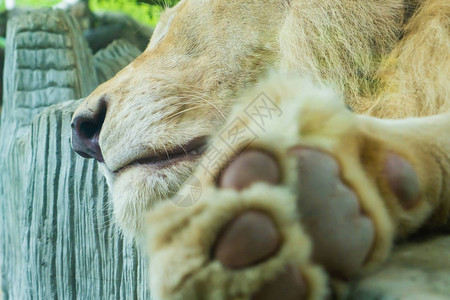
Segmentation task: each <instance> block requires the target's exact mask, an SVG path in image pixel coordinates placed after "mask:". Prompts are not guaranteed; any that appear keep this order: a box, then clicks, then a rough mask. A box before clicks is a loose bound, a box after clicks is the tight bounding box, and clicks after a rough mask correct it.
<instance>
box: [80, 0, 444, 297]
mask: <svg viewBox="0 0 450 300" xmlns="http://www.w3.org/2000/svg"><path fill="white" fill-rule="evenodd" d="M449 28H450V2H449V1H448V0H408V1H407V0H405V1H401V0H355V1H352V0H290V1H288V0H239V1H225V0H214V1H212V0H184V1H181V2H180V3H179V4H178V5H177V6H175V7H174V8H172V9H169V10H168V11H167V12H166V13H165V14H164V15H163V16H162V18H161V22H160V23H159V25H158V27H157V29H156V30H155V34H154V36H153V37H152V40H151V42H150V45H149V46H148V48H147V50H146V51H145V52H144V53H143V54H142V55H141V56H140V57H139V58H137V59H136V60H135V61H134V62H133V63H131V64H130V65H129V66H128V67H126V68H125V69H124V70H122V71H121V72H120V73H118V74H117V75H116V76H115V77H114V78H113V79H111V80H110V81H108V82H106V83H104V84H103V85H101V86H100V87H99V88H98V89H97V90H96V91H94V93H92V95H90V96H89V97H88V98H87V99H86V100H85V101H84V103H83V104H82V105H81V106H80V108H79V109H78V110H77V111H76V112H75V116H74V117H76V116H80V115H84V116H87V117H89V116H92V114H93V111H95V108H96V107H97V105H98V103H99V100H100V99H103V100H105V101H106V103H107V107H108V110H107V114H106V118H105V122H104V124H103V128H102V130H101V133H100V139H99V141H100V146H101V149H102V152H103V156H104V158H105V163H104V164H101V168H102V171H103V173H104V174H105V176H106V178H107V181H108V184H109V185H110V187H111V188H112V192H113V205H114V213H115V216H116V219H117V221H118V223H119V224H120V225H121V227H122V229H123V231H124V232H125V233H126V234H129V235H136V236H141V235H142V232H143V229H144V228H143V224H144V221H145V213H146V212H147V211H151V212H150V214H149V216H148V217H147V221H148V224H147V225H148V226H147V229H148V231H149V234H148V236H147V240H146V241H147V243H148V244H147V245H148V250H149V252H150V254H151V261H150V269H151V286H152V293H153V294H154V296H156V298H158V299H200V298H201V299H248V298H249V297H251V295H252V294H253V293H254V292H255V291H257V290H258V289H259V288H260V287H261V286H262V285H263V284H264V283H265V282H267V280H270V279H271V278H274V277H276V276H277V274H278V273H279V272H280V270H282V269H283V267H284V266H286V265H294V266H295V267H297V268H298V269H299V270H300V273H301V274H302V275H303V277H304V278H305V280H306V281H307V285H308V288H309V295H308V298H309V299H322V298H323V296H324V295H325V294H326V293H327V292H328V289H327V283H326V281H327V279H330V278H327V276H328V275H327V274H326V271H325V270H324V269H323V268H322V267H321V266H318V265H316V264H314V263H313V262H312V261H311V259H310V252H311V240H310V238H309V237H308V235H307V234H305V233H304V232H303V229H302V223H301V217H302V216H301V212H299V213H298V214H297V213H295V212H294V211H295V208H294V206H295V204H294V202H295V200H294V199H295V197H293V195H292V194H291V191H290V189H289V186H292V184H293V182H295V180H294V179H295V178H296V176H298V174H297V171H296V168H295V165H296V164H295V160H294V159H293V158H290V157H289V155H287V154H286V153H287V149H289V148H290V147H292V146H295V145H304V146H308V147H312V148H316V149H320V150H321V151H324V152H326V153H328V154H329V155H331V156H333V157H334V158H335V159H336V161H337V162H338V163H339V165H340V167H341V176H342V179H343V180H344V181H345V183H346V184H347V185H348V186H349V187H350V188H351V189H352V190H353V191H354V192H355V194H356V195H357V196H358V198H359V205H360V207H361V211H363V212H364V213H365V215H367V216H368V217H370V219H371V220H372V222H373V225H374V228H375V240H374V243H373V245H372V249H371V252H370V254H369V255H368V257H367V258H366V261H365V263H364V265H363V266H362V269H361V270H360V271H361V274H363V273H364V272H367V271H369V270H372V269H373V267H375V266H378V265H379V264H380V263H382V262H383V261H384V260H385V259H386V258H387V257H388V255H389V253H390V250H391V247H392V245H393V242H394V240H395V239H396V238H404V237H406V236H408V235H409V234H410V233H412V232H415V231H417V229H419V228H421V227H422V226H437V227H442V226H446V225H448V219H449V215H450V136H449V134H450V99H449V91H450V68H449V67H448V66H449V65H450V32H449V31H450V29H449ZM270 70H275V71H274V72H272V73H273V74H274V75H271V76H267V74H268V73H270V72H271V71H270ZM266 77H269V79H268V80H263V79H264V78H266ZM305 77H308V78H309V79H305ZM330 87H331V89H330ZM261 91H263V92H264V93H265V94H266V95H267V96H268V97H269V98H270V99H271V100H272V101H274V103H276V104H277V105H278V107H279V108H280V110H281V111H282V112H283V114H282V117H280V118H275V119H274V120H272V121H271V122H269V123H268V124H266V126H265V127H264V128H260V127H258V126H257V124H256V122H255V121H253V120H251V118H250V117H249V115H248V114H246V113H245V112H246V108H247V107H248V105H250V104H251V103H252V101H254V100H255V99H256V98H258V96H259V95H260V92H261ZM342 99H344V100H342ZM344 101H345V103H346V104H347V105H348V106H350V107H351V108H353V110H354V111H355V112H356V113H358V114H353V113H351V112H349V111H348V110H346V108H345V106H344V105H343V102H344ZM377 117H380V118H377ZM237 118H239V120H240V122H241V123H240V124H239V126H238V127H239V128H244V127H249V128H253V132H254V133H256V134H257V136H258V138H257V139H255V140H254V141H253V143H252V144H251V147H255V148H260V149H264V150H266V151H268V152H270V153H272V154H273V155H274V156H275V157H276V158H277V160H278V161H279V162H280V165H281V167H282V169H283V175H284V177H283V182H282V184H281V185H280V186H278V187H273V186H269V185H265V184H258V185H254V186H253V187H252V188H250V189H248V190H246V191H243V192H241V193H237V192H232V191H224V190H219V189H217V188H215V178H214V176H215V175H217V173H218V172H219V171H220V167H223V166H224V165H225V164H226V163H227V162H229V161H230V159H232V157H233V155H234V151H240V150H242V148H240V147H241V146H239V147H237V149H231V148H229V147H228V148H227V147H226V145H225V144H224V141H223V140H222V139H221V136H220V135H221V132H222V130H225V129H226V128H227V127H224V129H220V128H221V126H222V125H224V124H225V126H229V124H232V123H233V122H234V121H235V120H237ZM392 119H400V120H392ZM227 120H228V121H227ZM199 136H210V137H212V144H211V146H210V148H209V149H210V150H211V149H213V147H219V148H222V149H223V152H224V154H226V155H227V158H226V159H225V160H224V161H222V162H221V164H219V165H218V166H217V167H218V169H217V170H214V171H213V170H211V169H209V170H208V171H211V174H207V173H208V172H206V173H205V169H204V168H201V167H199V168H197V170H196V171H195V173H194V175H195V177H196V178H198V179H199V181H200V185H201V187H202V188H203V193H202V195H201V199H200V200H199V202H198V203H197V204H196V205H193V206H190V207H188V208H179V207H176V206H175V205H173V203H172V202H170V201H165V202H163V203H160V204H159V205H158V206H156V207H155V209H153V210H152V209H151V208H152V207H154V206H155V205H156V203H158V202H160V200H163V199H168V198H170V196H172V195H174V194H175V193H176V191H177V190H179V189H180V187H181V191H180V193H181V194H182V193H183V192H189V188H190V187H189V185H185V186H184V187H183V186H182V184H183V182H184V181H185V180H186V179H187V178H188V177H189V175H190V174H192V173H193V172H194V169H195V167H196V166H197V165H198V164H200V165H202V163H203V162H205V160H206V157H207V155H208V152H207V153H206V154H205V155H204V158H203V161H200V162H199V161H185V162H183V163H179V164H176V165H174V166H171V167H169V168H163V169H158V168H152V167H149V166H146V165H143V164H135V165H131V166H127V165H128V164H129V163H130V162H132V161H134V160H136V159H138V158H144V157H148V156H149V155H152V154H155V153H161V151H164V150H168V149H169V150H170V149H171V148H173V147H175V146H177V145H180V144H185V143H186V142H188V141H190V140H192V139H193V138H196V137H199ZM391 153H394V154H396V155H399V156H401V157H403V158H405V159H406V160H407V161H408V162H409V163H410V164H411V165H412V167H413V169H414V170H415V172H416V173H417V177H418V180H419V182H420V187H419V188H420V195H419V197H418V202H417V203H416V205H414V206H413V207H412V208H409V209H406V208H405V207H403V206H402V205H401V203H400V199H397V197H396V195H395V194H394V193H393V192H392V190H391V189H390V187H389V185H388V183H387V180H386V176H385V174H384V169H383V164H384V162H385V159H386V157H387V155H389V154H391ZM124 166H127V167H126V168H123V167H124ZM175 199H176V198H175ZM172 200H173V199H172ZM247 208H258V209H261V210H264V211H265V212H267V214H269V215H270V216H271V217H272V218H273V220H274V222H275V223H276V225H277V227H278V228H279V230H280V232H281V234H282V236H283V238H284V240H283V246H282V250H281V251H280V252H279V253H278V254H277V255H275V256H274V257H273V258H271V259H269V260H267V261H266V262H264V263H261V264H259V265H257V266H256V267H254V268H248V269H244V270H242V271H240V272H230V271H228V270H225V269H224V268H223V267H222V266H221V265H220V264H219V263H218V262H217V261H214V260H210V259H209V251H210V247H211V244H212V243H214V240H215V238H216V237H217V234H218V231H219V230H220V228H221V227H222V226H223V224H225V223H226V222H227V221H228V220H230V219H232V218H233V217H234V216H235V215H236V213H238V212H239V211H242V210H245V209H247ZM212 279H214V280H212ZM331 283H332V284H333V285H334V286H335V287H336V288H337V290H336V291H337V292H338V293H339V294H340V296H344V295H345V293H346V291H347V290H346V285H345V284H343V282H341V281H340V280H337V279H336V278H334V279H331ZM230 286H231V287H233V288H230Z"/></svg>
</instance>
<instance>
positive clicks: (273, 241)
mask: <svg viewBox="0 0 450 300" xmlns="http://www.w3.org/2000/svg"><path fill="white" fill-rule="evenodd" d="M280 245H281V237H280V234H279V232H278V230H277V228H276V227H275V224H274V223H273V221H272V220H271V218H270V217H269V216H267V215H266V214H264V213H262V212H259V211H246V212H244V213H242V214H241V215H238V216H237V217H235V218H234V219H233V220H232V221H231V222H229V223H228V224H227V225H225V227H224V228H223V229H222V232H221V233H220V234H219V237H218V239H217V242H216V245H215V247H214V250H213V257H214V258H216V259H217V260H219V261H220V262H221V263H222V265H224V266H225V267H227V268H230V269H240V268H245V267H249V266H252V265H255V264H257V263H259V262H262V261H264V260H265V259H268V258H270V257H271V256H273V255H274V254H275V253H276V252H277V250H278V248H279V247H280Z"/></svg>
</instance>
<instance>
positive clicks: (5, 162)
mask: <svg viewBox="0 0 450 300" xmlns="http://www.w3.org/2000/svg"><path fill="white" fill-rule="evenodd" d="M36 36H37V37H36ZM138 54H139V53H138V52H137V51H136V48H133V46H130V45H129V44H128V43H126V42H122V43H121V42H119V43H115V44H114V45H112V46H111V47H110V48H108V49H106V50H104V51H103V53H101V54H99V55H98V56H97V57H96V59H95V64H94V58H93V57H92V54H91V53H90V51H89V49H88V47H87V45H86V42H85V41H84V40H83V38H82V34H81V31H80V29H79V28H78V26H77V24H76V22H75V21H74V19H73V18H72V17H69V16H68V15H67V14H65V13H64V12H62V11H51V10H44V11H40V12H33V13H29V14H26V15H22V16H20V18H15V19H13V20H11V22H10V23H9V24H8V40H7V49H6V57H7V59H6V62H7V66H6V68H7V70H10V73H9V74H6V79H5V87H6V89H5V97H4V106H3V111H2V118H1V120H2V122H1V124H2V126H1V128H0V138H1V143H0V150H1V153H2V156H1V157H0V166H1V169H0V216H1V217H0V267H1V271H2V276H1V277H2V290H3V291H4V294H5V295H4V297H5V299H145V298H149V293H148V291H147V289H146V288H145V272H144V269H143V259H142V258H141V257H140V255H139V253H138V252H137V250H136V247H135V246H134V245H133V244H132V243H131V242H130V241H124V240H123V239H122V237H121V236H120V234H118V230H117V228H116V227H115V226H114V224H113V222H112V220H111V210H110V207H109V205H108V203H109V200H108V194H107V187H106V184H105V181H104V179H103V177H102V176H101V175H100V174H99V172H98V166H97V164H96V163H95V162H94V161H87V160H84V159H81V158H80V157H78V156H76V155H75V153H74V152H73V151H72V150H71V147H70V119H71V115H72V113H73V111H74V109H75V107H76V106H77V105H78V103H79V101H69V102H64V103H62V104H58V105H56V106H51V107H50V108H48V109H46V108H47V107H48V106H49V105H52V104H55V103H60V102H62V101H65V100H69V99H76V98H81V97H83V96H86V95H87V94H88V93H89V92H90V91H92V90H93V89H94V88H95V86H96V85H97V84H98V82H99V81H98V79H97V76H96V72H97V71H98V72H99V73H100V72H101V80H102V81H103V80H107V79H108V78H109V77H111V76H112V75H114V72H115V71H117V70H119V69H121V68H123V67H124V66H125V65H126V64H128V63H129V62H130V61H131V60H132V59H134V58H135V56H137V55H138ZM94 65H95V69H94ZM36 115H38V117H37V118H36V119H35V120H34V121H33V122H32V119H33V117H34V116H36Z"/></svg>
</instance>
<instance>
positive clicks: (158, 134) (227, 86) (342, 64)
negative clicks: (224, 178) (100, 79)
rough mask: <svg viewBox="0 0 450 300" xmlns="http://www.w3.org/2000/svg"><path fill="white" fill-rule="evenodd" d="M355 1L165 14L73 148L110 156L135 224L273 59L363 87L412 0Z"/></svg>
mask: <svg viewBox="0 0 450 300" xmlns="http://www.w3.org/2000/svg"><path fill="white" fill-rule="evenodd" d="M343 2H347V1H341V0H339V1H338V0H333V1H323V0H322V1H321V0H309V1H301V0H296V1H294V0H291V1H289V0H237V1H226V0H184V1H181V2H180V3H179V4H178V5H176V6H175V7H173V8H171V9H169V10H167V11H166V12H165V13H164V14H163V15H162V16H161V21H160V23H159V24H158V26H157V28H156V30H155V32H154V34H153V37H152V39H151V41H150V44H149V46H148V47H147V49H146V50H145V52H144V53H143V54H142V55H141V56H139V57H138V58H137V59H136V60H135V61H134V62H132V63H131V64H130V65H129V66H127V67H126V68H125V69H123V70H122V71H121V72H119V73H118V74H117V75H116V76H115V77H114V78H112V79H111V80H109V81H108V82H106V83H104V84H102V85H101V86H99V87H98V88H97V89H96V90H95V91H94V92H93V93H92V94H91V95H90V96H89V97H88V98H86V99H85V100H84V102H83V103H82V104H81V105H80V107H79V108H78V109H77V111H76V112H75V113H74V117H73V128H74V131H73V132H74V135H73V147H74V149H75V150H76V151H77V152H78V153H79V154H81V155H83V156H85V157H94V158H96V159H97V160H99V161H100V162H101V164H100V165H101V170H102V172H103V174H104V175H105V177H106V178H107V181H108V184H109V186H110V188H111V190H112V195H113V206H114V213H115V216H116V219H117V221H118V222H119V224H120V225H121V227H122V229H123V230H124V231H125V232H126V233H131V234H135V233H137V232H139V231H140V224H141V220H142V217H143V213H144V212H145V211H146V210H148V209H149V208H150V207H151V206H152V204H153V203H154V202H155V201H158V200H160V199H164V198H167V197H168V196H170V195H172V194H173V193H174V192H175V191H176V190H177V189H178V188H179V186H180V185H181V184H182V183H183V182H184V180H186V179H187V177H188V176H189V175H190V174H191V172H192V171H193V168H194V167H195V166H196V162H197V161H198V159H199V157H200V156H201V153H202V152H203V150H204V148H205V145H206V143H207V140H208V137H210V136H211V135H213V134H214V133H215V132H216V131H217V130H218V127H219V126H220V125H221V124H222V123H223V122H224V121H225V118H226V116H227V113H228V111H229V109H230V107H231V105H232V103H233V99H236V95H237V94H238V93H239V91H240V90H242V89H245V88H247V87H249V86H250V85H253V84H254V83H255V82H257V81H258V79H259V78H261V76H263V75H264V74H265V73H266V71H267V70H268V69H270V68H273V69H280V68H281V69H286V70H290V71H292V70H295V71H298V72H305V73H308V75H310V76H312V77H313V78H315V79H317V80H328V81H329V82H331V83H332V84H334V85H335V86H336V87H337V88H338V89H341V90H344V89H347V91H348V94H351V95H354V94H356V93H358V92H359V91H360V90H361V80H360V78H364V76H368V75H369V73H370V72H372V71H373V66H372V63H371V61H372V60H373V59H372V58H373V57H374V56H376V55H380V54H382V53H383V52H385V51H387V50H388V48H389V47H390V46H391V43H390V41H391V40H393V39H395V34H396V32H397V31H396V30H397V27H396V26H397V25H396V22H397V21H398V20H395V17H396V15H398V14H399V13H400V10H399V8H400V4H399V3H400V2H402V1H397V0H384V1H368V2H366V1H362V0H361V1H356V2H357V5H356V4H352V3H354V2H355V1H348V2H349V3H348V5H347V6H345V7H344V6H343V4H342V3H343ZM332 8H333V9H334V10H335V11H334V12H333V14H329V13H327V9H330V10H331V9H332ZM336 12H338V13H336ZM339 12H340V13H341V14H339ZM362 12H364V13H362ZM369 21H370V22H369ZM323 34H326V36H322V35H323ZM356 75H357V76H356ZM355 91H357V92H355Z"/></svg>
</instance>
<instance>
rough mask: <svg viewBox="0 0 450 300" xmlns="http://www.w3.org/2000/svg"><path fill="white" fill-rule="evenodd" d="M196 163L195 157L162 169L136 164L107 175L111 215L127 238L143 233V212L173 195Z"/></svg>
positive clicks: (144, 213) (137, 236)
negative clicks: (111, 207)
mask: <svg viewBox="0 0 450 300" xmlns="http://www.w3.org/2000/svg"><path fill="white" fill-rule="evenodd" d="M195 165H196V162H195V161H184V162H180V163H178V164H176V165H173V166H171V167H168V168H163V169H152V168H148V167H147V166H145V165H136V166H133V167H130V168H127V169H126V170H124V171H123V172H121V173H120V174H118V175H115V176H114V175H113V178H111V177H110V178H109V180H107V181H108V185H109V186H110V191H112V203H113V212H114V217H115V221H116V223H117V224H118V225H119V227H120V228H121V230H122V232H123V234H124V235H125V236H127V237H130V238H139V237H140V236H142V234H143V228H144V227H143V224H144V219H145V215H146V212H148V211H149V210H150V209H151V208H152V207H153V206H154V205H155V204H156V203H158V202H160V201H163V200H166V199H168V198H170V197H171V196H172V195H174V193H176V192H177V191H178V189H179V188H180V186H181V185H182V184H183V183H184V181H185V180H186V179H187V178H188V177H189V176H190V175H191V174H192V172H193V170H194V168H195ZM106 177H107V179H108V176H106Z"/></svg>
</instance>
